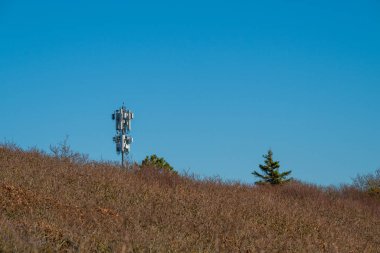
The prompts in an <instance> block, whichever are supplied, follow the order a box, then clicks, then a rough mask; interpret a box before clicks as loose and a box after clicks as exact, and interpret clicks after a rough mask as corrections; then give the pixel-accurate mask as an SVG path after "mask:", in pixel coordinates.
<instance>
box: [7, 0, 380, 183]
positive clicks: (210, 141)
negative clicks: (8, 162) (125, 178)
mask: <svg viewBox="0 0 380 253" xmlns="http://www.w3.org/2000/svg"><path fill="white" fill-rule="evenodd" d="M379 45H380V2H379V1H376V0H367V1H331V0H330V1H323V0H322V1H320V0H319V1H312V0H308V1H298V0H292V1H279V0H277V1H274V0H273V1H272V0H269V1H242V0H235V1H205V0H203V1H198V0H192V1H17V0H12V1H10V0H9V1H7V0H0V115H1V120H0V122H1V124H0V138H1V139H3V140H4V139H6V140H9V141H14V142H16V143H17V144H19V145H21V146H22V147H25V148H27V147H32V146H37V147H39V148H42V149H45V150H48V147H49V145H50V144H56V143H58V142H60V141H62V140H63V139H64V138H65V136H66V135H69V142H70V144H71V146H72V148H73V149H75V150H78V151H81V152H84V153H88V154H90V157H91V158H93V159H101V158H102V159H106V160H117V159H119V157H118V156H117V155H116V153H115V148H114V144H113V142H112V137H113V135H114V123H113V122H112V121H111V113H112V112H113V110H115V109H116V108H117V107H118V106H120V105H121V104H122V102H125V104H126V106H127V107H128V108H130V109H132V110H133V111H134V112H135V117H136V118H135V120H134V122H133V131H132V136H133V137H134V140H135V142H134V143H133V145H132V153H131V156H132V158H133V159H134V160H136V161H141V160H142V159H143V158H144V157H145V156H146V155H149V154H158V155H159V156H163V157H165V158H166V159H167V160H168V161H169V162H170V163H171V164H172V165H173V166H174V167H175V168H176V169H177V170H179V171H182V170H190V171H191V172H194V173H196V174H199V175H202V176H214V175H220V176H221V177H222V178H224V179H226V180H241V181H243V182H254V181H255V179H254V178H253V177H252V176H251V174H250V173H251V172H252V171H253V170H254V169H257V165H258V164H259V163H262V161H263V158H262V155H263V154H264V153H266V151H267V150H268V149H269V148H271V149H272V150H273V152H274V158H275V159H278V160H280V164H281V165H282V168H283V169H291V170H292V171H293V176H294V177H295V178H298V179H300V180H303V181H307V182H311V183H317V184H322V185H328V184H335V185H338V184H339V183H346V182H351V178H352V177H354V176H355V175H356V174H357V173H367V172H372V171H374V170H375V169H377V168H379V167H380V156H379V154H380V145H379V141H380V133H379V132H380V130H379V129H380V117H379V111H380V100H379V94H380V46H379Z"/></svg>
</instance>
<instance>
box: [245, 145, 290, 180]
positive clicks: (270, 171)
mask: <svg viewBox="0 0 380 253" xmlns="http://www.w3.org/2000/svg"><path fill="white" fill-rule="evenodd" d="M263 157H264V158H265V161H264V162H265V164H264V165H262V164H260V165H259V168H260V169H261V171H262V172H263V174H260V173H258V172H257V171H254V172H252V174H253V175H254V176H256V177H258V178H260V180H259V181H257V182H256V184H272V185H275V184H282V183H285V182H288V181H290V180H291V178H289V179H287V178H286V177H287V176H288V175H289V174H290V173H292V171H291V170H289V171H285V172H283V173H280V171H279V168H280V162H279V161H274V160H273V152H272V150H268V154H266V155H263Z"/></svg>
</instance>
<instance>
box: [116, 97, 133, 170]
mask: <svg viewBox="0 0 380 253" xmlns="http://www.w3.org/2000/svg"><path fill="white" fill-rule="evenodd" d="M133 117H134V114H133V112H131V111H129V110H127V109H126V108H125V106H124V103H123V106H122V107H120V109H119V110H116V111H115V112H114V113H113V114H112V120H115V122H116V135H115V137H113V141H114V142H115V144H116V152H117V154H118V155H119V154H120V153H121V166H122V167H124V154H127V155H128V153H129V151H130V149H131V143H132V142H133V138H132V137H131V136H128V134H129V132H130V131H131V122H132V119H133Z"/></svg>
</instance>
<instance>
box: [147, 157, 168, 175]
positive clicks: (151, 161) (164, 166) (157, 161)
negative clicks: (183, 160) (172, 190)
mask: <svg viewBox="0 0 380 253" xmlns="http://www.w3.org/2000/svg"><path fill="white" fill-rule="evenodd" d="M141 166H142V167H151V168H156V169H159V170H163V171H172V172H174V168H173V167H172V166H171V165H170V164H169V163H168V162H167V161H165V159H164V158H163V157H158V156H157V155H151V156H147V157H145V159H144V160H143V161H142V163H141Z"/></svg>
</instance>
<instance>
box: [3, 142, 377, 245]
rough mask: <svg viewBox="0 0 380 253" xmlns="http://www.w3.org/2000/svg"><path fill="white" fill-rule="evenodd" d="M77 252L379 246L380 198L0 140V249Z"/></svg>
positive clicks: (341, 190) (345, 190)
mask: <svg viewBox="0 0 380 253" xmlns="http://www.w3.org/2000/svg"><path fill="white" fill-rule="evenodd" d="M249 173H250V172H249V171H247V175H249ZM326 176H327V175H326ZM79 251H80V252H380V201H379V200H378V199H376V198H371V197H370V196H367V195H365V194H364V193H361V192H358V191H356V190H354V189H351V188H348V187H346V188H340V189H333V188H319V187H316V186H312V185H306V184H302V183H290V184H287V185H283V186H279V187H271V186H269V187H267V186H260V187H258V186H249V185H242V184H238V183H225V182H222V181H221V180H218V179H210V180H199V179H196V178H194V177H190V176H178V175H175V174H165V173H158V172H157V171H156V170H154V169H147V168H145V169H143V170H138V169H137V168H136V169H133V170H128V171H126V170H122V169H121V168H119V167H118V166H115V165H112V164H106V163H93V162H88V163H73V162H70V161H69V160H67V159H58V158H54V157H51V156H48V155H46V154H43V153H41V152H39V151H33V150H31V151H23V150H20V149H18V148H15V147H13V148H12V147H0V252H79Z"/></svg>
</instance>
